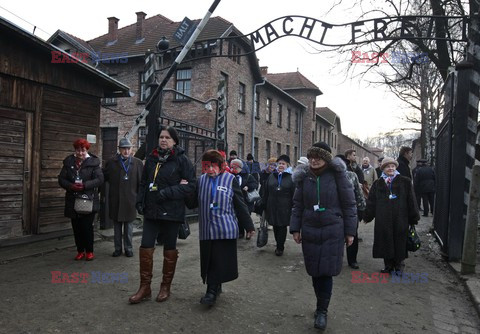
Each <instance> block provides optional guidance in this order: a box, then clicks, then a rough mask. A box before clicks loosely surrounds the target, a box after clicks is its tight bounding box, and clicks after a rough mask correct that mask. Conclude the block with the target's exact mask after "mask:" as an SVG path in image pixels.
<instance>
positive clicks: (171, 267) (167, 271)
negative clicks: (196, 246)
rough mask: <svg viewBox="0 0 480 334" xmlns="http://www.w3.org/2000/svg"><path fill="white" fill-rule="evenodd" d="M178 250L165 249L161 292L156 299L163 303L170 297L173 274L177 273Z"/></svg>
mask: <svg viewBox="0 0 480 334" xmlns="http://www.w3.org/2000/svg"><path fill="white" fill-rule="evenodd" d="M177 259H178V250H176V249H172V250H164V251H163V278H162V283H161V284H160V292H159V293H158V296H157V299H156V301H157V302H159V303H161V302H164V301H166V300H167V299H168V297H170V287H171V285H172V280H173V276H174V275H175V268H176V266H177Z"/></svg>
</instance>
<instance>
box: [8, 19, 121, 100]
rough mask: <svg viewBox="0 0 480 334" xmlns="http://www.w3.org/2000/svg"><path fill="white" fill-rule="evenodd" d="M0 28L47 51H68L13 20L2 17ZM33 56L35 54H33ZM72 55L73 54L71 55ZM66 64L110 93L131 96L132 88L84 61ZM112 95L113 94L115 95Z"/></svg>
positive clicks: (49, 52)
mask: <svg viewBox="0 0 480 334" xmlns="http://www.w3.org/2000/svg"><path fill="white" fill-rule="evenodd" d="M0 30H4V31H9V32H11V33H12V34H14V35H15V38H16V39H18V40H19V41H22V42H26V43H30V44H33V45H35V46H36V47H38V48H39V49H40V50H43V51H44V52H45V53H48V54H51V52H52V51H60V52H61V53H63V54H65V55H67V53H66V52H64V51H63V50H61V49H59V48H57V47H56V46H54V45H52V44H50V43H47V42H45V41H43V40H42V39H40V38H38V37H37V36H35V35H32V34H31V33H29V32H28V31H25V30H24V29H22V28H20V27H18V26H17V25H15V24H13V23H12V22H10V21H8V20H6V19H4V18H2V17H0ZM32 57H33V55H32ZM70 57H72V56H70ZM65 66H74V67H77V68H78V69H79V70H80V72H81V73H84V74H87V75H93V76H95V77H96V79H98V80H99V84H101V85H103V87H105V88H106V90H107V92H108V93H112V94H113V95H115V96H118V97H119V96H124V97H127V96H130V92H129V91H130V88H128V86H125V85H124V84H122V83H121V82H119V81H117V80H115V79H113V78H111V77H110V76H108V75H107V74H105V73H103V72H101V71H99V70H97V69H95V68H94V67H92V66H90V65H88V64H86V63H84V62H82V61H80V60H79V61H78V62H76V63H68V64H65ZM113 95H111V96H113ZM109 96H110V94H109Z"/></svg>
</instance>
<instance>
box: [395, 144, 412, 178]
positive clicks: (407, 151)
mask: <svg viewBox="0 0 480 334" xmlns="http://www.w3.org/2000/svg"><path fill="white" fill-rule="evenodd" d="M412 158H413V150H412V148H411V147H408V146H402V147H401V148H400V154H399V155H398V159H397V161H398V168H397V171H398V172H399V173H400V175H403V176H406V177H408V178H409V179H410V180H412V171H411V170H410V166H409V165H410V161H411V160H412Z"/></svg>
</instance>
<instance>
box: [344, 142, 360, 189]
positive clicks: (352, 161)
mask: <svg viewBox="0 0 480 334" xmlns="http://www.w3.org/2000/svg"><path fill="white" fill-rule="evenodd" d="M345 157H346V158H347V160H348V162H349V163H348V164H347V170H349V171H351V172H354V173H355V174H357V177H358V180H359V181H360V184H361V185H362V186H363V184H364V183H365V178H364V177H363V172H362V169H361V168H360V166H359V165H358V164H357V151H355V150H354V149H350V150H346V151H345Z"/></svg>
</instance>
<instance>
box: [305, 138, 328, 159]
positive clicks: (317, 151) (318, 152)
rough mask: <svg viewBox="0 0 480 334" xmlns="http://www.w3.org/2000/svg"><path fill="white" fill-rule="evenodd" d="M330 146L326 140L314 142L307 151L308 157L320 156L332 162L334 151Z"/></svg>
mask: <svg viewBox="0 0 480 334" xmlns="http://www.w3.org/2000/svg"><path fill="white" fill-rule="evenodd" d="M331 151H332V150H331V149H330V146H328V145H327V144H326V143H324V142H318V143H315V144H313V146H312V147H310V148H309V149H308V151H307V158H308V159H310V158H320V159H322V160H323V161H325V162H326V163H327V164H329V163H330V162H332V153H331Z"/></svg>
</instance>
